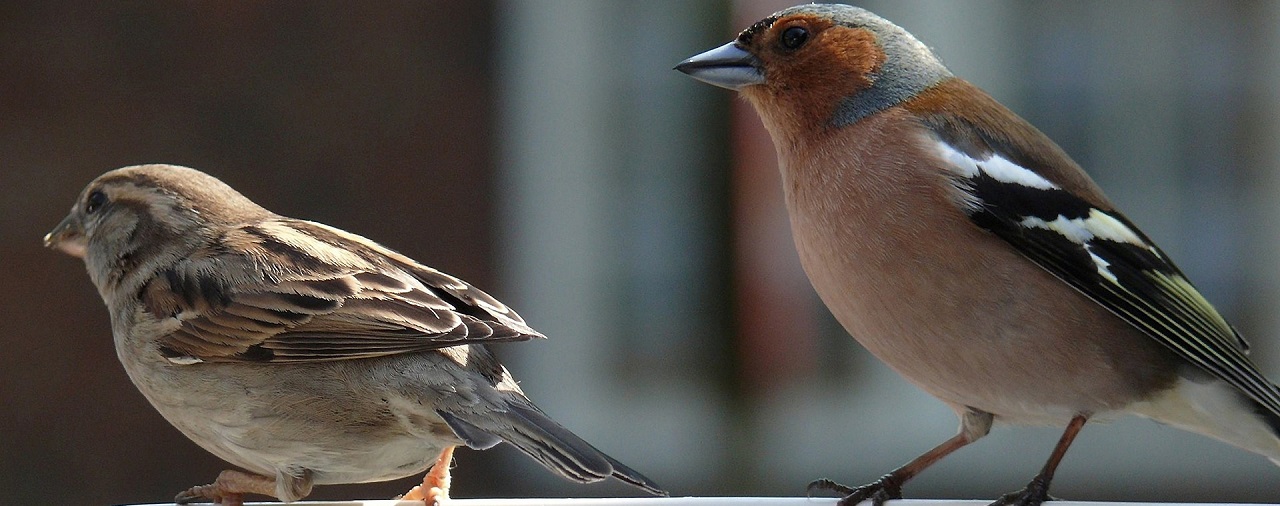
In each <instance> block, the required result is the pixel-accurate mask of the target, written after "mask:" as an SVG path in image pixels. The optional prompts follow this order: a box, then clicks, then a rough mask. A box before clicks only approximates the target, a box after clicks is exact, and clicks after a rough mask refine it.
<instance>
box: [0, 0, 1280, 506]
mask: <svg viewBox="0 0 1280 506" xmlns="http://www.w3.org/2000/svg"><path fill="white" fill-rule="evenodd" d="M789 4H790V2H766V1H746V0H744V1H740V2H683V1H674V0H668V1H655V2H647V1H638V2H622V1H608V2H568V1H563V2H552V1H545V2H524V1H515V0H509V1H499V2H410V1H400V2H380V3H370V4H356V3H340V2H333V1H326V2H302V1H282V2H261V3H257V2H255V3H246V2H233V1H216V2H200V3H169V2H159V1H137V2H128V3H104V4H99V3H90V2H71V1H63V2H10V3H5V4H3V5H0V147H2V148H3V149H0V167H3V170H0V188H2V189H4V191H5V196H6V198H4V199H0V260H2V261H3V265H4V267H5V271H4V272H5V273H6V275H7V276H6V278H7V280H8V281H9V282H8V283H7V284H6V289H5V290H3V291H0V308H3V311H4V313H3V314H4V316H5V317H6V318H4V319H3V323H0V330H3V332H0V339H2V340H3V341H2V343H3V346H4V347H3V351H2V352H0V403H3V404H2V405H3V406H4V409H3V410H0V476H3V478H0V504H32V503H37V502H42V501H43V500H45V499H47V498H48V497H50V496H51V495H52V496H55V497H62V496H66V495H69V494H74V496H75V497H76V498H77V500H79V501H82V502H86V503H94V504H114V503H138V502H156V501H163V500H165V499H167V498H169V497H172V494H173V493H175V492H176V491H177V490H179V489H181V488H185V487H187V486H190V485H194V484H198V483H206V482H208V481H210V480H212V479H213V478H214V477H215V476H216V474H217V472H218V470H220V469H222V467H223V464H222V463H221V462H220V461H218V459H216V458H215V457H213V456H211V455H208V454H206V453H205V452H203V451H202V450H200V449H199V448H197V447H195V446H194V445H193V444H191V443H190V442H188V441H186V440H185V438H183V437H182V436H181V435H180V434H178V433H177V432H176V431H175V430H173V429H172V428H170V427H169V426H168V425H167V424H166V423H165V422H164V421H163V420H162V419H160V417H159V416H158V415H157V414H156V413H155V412H154V411H153V410H152V409H151V408H150V406H148V405H147V404H146V402H145V401H144V400H143V399H142V398H141V396H140V395H139V394H138V393H137V392H136V391H135V390H134V389H133V387H132V385H130V384H129V382H128V380H127V378H125V376H124V374H123V371H122V370H121V369H120V366H119V364H118V363H117V362H116V359H115V357H114V353H113V350H112V349H111V344H110V343H111V341H110V335H109V328H108V324H107V317H106V312H105V310H104V309H103V307H102V304H101V301H99V300H98V298H97V295H96V294H95V293H94V292H93V289H92V287H91V285H90V284H89V281H88V278H87V276H86V275H85V274H84V271H83V267H82V266H81V265H80V264H79V263H78V262H76V261H75V260H74V259H71V258H68V257H65V256H63V255H60V254H57V253H55V252H51V251H45V250H43V249H42V248H41V247H40V241H39V240H40V237H41V235H43V234H44V233H45V232H47V231H48V229H49V228H51V227H52V226H53V225H54V224H55V223H56V222H57V220H58V219H60V218H61V217H62V216H63V215H64V214H65V212H66V209H67V207H68V206H70V204H71V201H72V199H73V198H74V196H75V195H76V193H77V192H78V191H79V190H80V188H81V187H82V185H84V184H85V183H87V182H88V181H89V180H90V179H91V178H92V177H94V176H96V175H97V174H99V173H101V172H104V171H106V170H108V169H111V168H115V167H118V166H123V165H130V164H135V163H146V162H168V163H179V164H186V165H190V166H193V167H196V168H199V169H202V170H205V171H207V172H210V173H212V174H215V175H217V176H219V177H221V178H223V179H224V180H226V181H227V182H228V183H230V184H231V185H232V186H234V187H236V188H238V189H240V190H241V191H242V192H243V193H245V194H246V195H248V196H249V197H251V198H253V199H255V200H257V201H258V202H260V203H262V204H263V205H264V206H266V207H267V208H269V209H272V210H274V211H277V212H280V213H282V214H286V215H290V216H297V217H301V218H308V219H314V220H317V221H321V222H325V223H329V224H332V225H335V226H338V227H342V228H345V229H348V230H352V231H355V232H358V233H360V234H363V235H366V236H368V237H370V238H373V239H375V240H378V241H380V242H382V243H384V244H386V245H388V246H390V247H392V248H395V249H397V250H399V251H401V252H403V253H406V254H408V255H410V256H412V257H414V258H417V259H419V260H421V261H423V262H425V263H427V264H429V265H432V266H434V267H437V268H440V269H442V270H445V271H447V272H450V273H453V274H455V275H458V276H460V277H463V278H465V279H468V280H470V281H472V282H473V283H475V284H477V285H479V286H481V287H482V288H485V289H486V290H488V291H489V292H491V293H493V294H494V295H496V296H498V297H499V298H501V299H503V300H504V301H506V302H508V303H509V304H511V305H513V306H514V307H516V308H517V310H519V311H520V312H521V314H523V315H524V316H525V317H526V319H527V320H528V321H529V322H530V323H531V324H532V325H534V326H535V327H536V328H538V329H540V330H541V331H543V332H544V333H546V334H548V335H549V336H550V339H549V340H547V341H545V342H534V343H525V344H519V345H506V346H499V347H498V353H499V354H500V355H502V356H503V357H505V358H507V359H508V361H509V365H510V367H511V369H512V371H513V373H514V374H515V375H516V377H517V378H521V379H522V380H523V383H522V386H523V388H524V389H525V391H526V392H527V393H528V394H529V395H530V397H531V398H533V399H534V400H535V401H536V402H538V403H539V404H540V405H541V406H542V407H543V408H544V409H546V410H547V411H548V412H549V413H550V414H551V415H552V416H553V417H555V418H556V419H558V420H560V421H561V422H562V423H564V424H565V425H566V426H567V427H569V428H570V429H572V430H574V431H575V432H577V433H579V434H580V435H582V436H583V437H585V438H586V439H588V440H589V441H592V442H593V443H594V444H596V445H597V446H598V447H600V448H601V449H602V450H604V451H606V452H607V453H609V454H611V455H612V456H614V457H616V458H618V459H619V460H621V461H623V462H625V463H627V464H628V465H630V466H632V467H634V468H636V469H638V470H640V471H641V472H644V473H645V474H647V475H649V476H650V477H652V478H653V479H655V480H657V481H658V482H659V483H661V484H663V485H664V486H666V487H667V488H668V489H670V490H671V491H672V492H673V494H674V495H690V494H699V495H710V494H717V495H792V496H794V495H800V494H802V493H803V487H804V484H805V483H807V482H808V481H809V480H811V479H814V478H818V477H824V476H825V477H830V478H833V479H836V480H837V481H842V482H846V483H860V482H864V481H869V480H871V479H873V478H875V477H877V476H879V475H880V474H882V473H884V472H886V471H888V470H889V469H890V468H892V467H894V466H896V465H897V464H899V463H901V462H904V461H906V460H907V459H909V458H911V457H913V456H915V455H916V454H917V453H919V452H921V451H923V450H925V449H927V448H929V447H931V446H932V445H934V444H935V443H937V442H939V441H941V440H942V439H944V438H946V437H948V436H950V435H951V434H952V432H953V431H954V428H955V425H956V421H955V419H954V416H953V415H952V414H951V413H950V412H949V410H947V409H946V408H945V407H944V406H943V405H942V404H941V403H939V402H937V401H935V400H933V399H931V398H929V397H927V396H926V395H924V394H922V393H920V392H919V391H918V390H916V389H915V388H914V387H912V386H910V385H909V384H908V383H906V382H905V381H903V380H902V379H900V378H898V377H897V376H896V375H894V374H893V373H892V372H890V371H888V370H887V369H886V368H885V367H883V366H882V365H880V364H878V363H876V362H875V361H874V359H872V358H871V357H870V356H868V355H867V354H866V353H865V352H862V351H861V350H860V349H858V348H857V346H856V344H855V343H854V342H853V340H852V339H850V338H849V337H848V336H847V335H845V334H844V332H843V330H841V329H840V328H839V327H838V326H837V325H835V324H834V323H833V322H832V321H831V320H830V319H829V317H828V316H827V315H826V313H825V310H824V309H822V307H821V305H820V304H819V303H818V302H817V300H816V297H814V296H813V295H812V293H811V291H810V290H809V289H808V287H807V282H806V281H805V280H804V279H803V277H802V276H803V274H802V273H801V272H800V270H799V268H798V267H796V266H795V264H794V252H793V251H792V250H791V244H790V240H789V237H788V236H787V235H786V234H787V231H786V221H785V216H778V215H777V214H776V213H777V211H778V206H777V200H778V199H780V198H781V190H780V188H778V187H777V184H776V183H775V182H773V181H772V180H771V179H770V178H774V179H776V177H777V176H776V168H775V167H774V165H773V163H774V161H773V159H772V156H773V152H772V147H771V146H769V145H768V144H767V143H768V140H767V138H764V137H761V136H760V131H759V127H758V123H756V122H757V120H756V119H755V116H754V113H751V112H750V111H749V110H747V109H746V108H745V107H744V105H743V104H742V103H741V101H738V100H736V99H734V98H733V97H732V96H731V95H730V94H729V93H728V92H725V91H723V90H718V89H714V88H711V87H709V86H705V85H702V84H700V83H696V82H694V81H692V80H688V79H687V78H685V77H684V76H681V75H679V74H678V73H676V72H673V71H671V70H670V68H671V66H672V65H674V64H675V63H676V62H678V61H680V60H681V59H683V58H685V57H687V56H690V55H692V54H695V53H697V52H700V51H702V50H704V49H707V48H709V47H713V46H715V45H719V44H721V43H723V42H725V41H727V40H728V39H729V38H731V37H732V36H733V35H734V33H735V32H736V31H737V30H738V29H741V28H743V27H745V26H747V25H748V24H750V23H751V22H754V21H755V20H756V19H759V18H761V17H763V16H765V15H767V14H769V13H771V12H773V11H774V10H777V9H779V8H781V7H785V6H787V5H789ZM861 5H864V6H866V7H868V8H870V9H872V10H873V11H876V12H877V13H879V14H881V15H883V16H885V17H887V18H889V19H891V20H893V21H895V22H897V23H899V24H901V25H903V26H904V27H906V28H907V29H908V30H911V31H912V32H913V33H915V34H916V35H917V36H918V37H919V38H921V39H922V40H924V41H925V43H927V44H929V45H930V46H932V47H934V48H935V49H936V51H937V52H938V53H939V54H940V55H941V56H942V58H943V60H944V61H945V62H947V63H948V65H949V66H950V67H951V68H952V70H953V71H955V72H956V74H958V75H960V76H962V77H965V78H966V79H969V80H970V81H973V82H975V83H976V84H978V85H979V86H982V87H984V88H986V89H987V90H988V91H990V92H991V93H992V94H993V95H995V96H996V97H997V98H998V99H1000V100H1001V101H1003V102H1004V103H1005V104H1006V105H1009V106H1010V107H1011V108H1013V109H1014V110H1015V111H1017V112H1019V113H1020V114H1022V115H1023V116H1024V117H1026V118H1027V119H1029V120H1030V121H1031V122H1032V123H1034V124H1036V125H1037V126H1039V127H1040V128H1041V129H1042V130H1044V131H1045V132H1046V133H1048V134H1049V135H1050V137H1052V138H1054V139H1055V140H1057V141H1058V142H1059V143H1060V144H1062V145H1063V147H1064V148H1065V149H1066V150H1067V151H1068V152H1069V153H1071V154H1072V156H1074V157H1075V158H1076V160H1077V161H1079V162H1080V163H1081V164H1082V165H1083V166H1084V167H1085V168H1086V169H1087V170H1089V171H1090V173H1091V174H1092V175H1093V176H1094V178H1095V179H1097V180H1098V181H1099V183H1100V184H1102V186H1103V187H1104V189H1105V190H1106V191H1107V192H1108V194H1109V195H1110V196H1111V197H1112V198H1113V200H1115V201H1116V202H1117V204H1118V205H1119V206H1120V207H1121V208H1122V209H1124V210H1125V211H1126V213H1127V214H1128V215H1129V217H1130V218H1132V219H1133V220H1134V221H1135V222H1136V223H1138V224H1140V225H1141V226H1143V228H1144V230H1145V231H1146V232H1148V234H1149V235H1150V236H1152V237H1153V238H1154V239H1155V240H1156V241H1158V242H1159V243H1160V244H1161V245H1162V246H1163V248H1164V249H1165V250H1166V251H1167V252H1168V253H1169V254H1170V255H1171V256H1172V257H1173V258H1174V259H1175V260H1176V261H1177V262H1178V263H1179V265H1180V266H1181V267H1182V268H1183V269H1184V270H1185V271H1186V272H1187V273H1188V275H1189V276H1190V277H1191V278H1192V280H1193V281H1194V282H1195V283H1196V284H1197V286H1199V287H1200V288H1201V290H1202V291H1204V292H1205V293H1206V295H1207V296H1208V298H1209V299H1210V300H1212V301H1214V302H1215V303H1216V304H1217V305H1218V306H1219V308H1220V309H1221V310H1222V311H1223V312H1224V313H1225V314H1226V315H1227V316H1228V318H1229V319H1231V320H1232V321H1233V322H1235V324H1236V325H1237V326H1238V327H1240V329H1241V331H1242V332H1243V333H1244V334H1245V335H1246V336H1247V337H1249V338H1250V339H1251V340H1252V342H1253V344H1254V350H1255V351H1254V357H1255V358H1256V359H1257V361H1258V362H1259V363H1260V364H1261V366H1262V367H1263V369H1264V370H1265V371H1267V372H1269V373H1270V376H1271V377H1272V378H1280V260H1277V254H1278V253H1280V204H1277V202H1280V199H1277V198H1276V196H1277V195H1280V142H1277V141H1276V140H1275V139H1276V138H1277V135H1278V134H1280V56H1277V55H1280V4H1277V3H1271V2H1267V3H1264V2H1245V1H1240V2H1201V1H1170V2H1158V3H1156V2H1150V3H1148V2H1103V1H1100V0H1094V1H1082V2H1065V3H1058V2H1047V1H1030V2H1023V1H1014V0H983V1H971V2H956V3H953V2H942V1H923V0H893V1H890V0H881V1H876V2H863V3H861ZM771 199H772V200H771ZM761 266H765V267H761ZM763 268H767V269H768V270H769V271H770V272H768V273H763V272H760V269H763ZM753 269H755V270H753ZM766 274H767V275H766ZM1058 432H1059V429H1058V428H1033V429H997V430H996V431H994V432H993V433H992V435H991V436H989V437H988V438H986V439H984V440H982V441H981V442H979V443H977V444H975V445H973V446H972V447H969V448H965V449H964V450H962V451H961V452H959V453H957V454H955V455H953V456H952V457H950V458H948V459H947V460H945V461H943V462H942V463H941V464H939V465H938V466H937V467H936V468H935V469H931V470H930V471H929V472H927V473H925V474H924V475H922V476H921V477H920V478H919V479H918V481H915V482H912V484H911V485H909V486H908V487H907V489H906V493H907V495H908V496H909V497H935V498H943V497H945V498H988V499H990V498H994V497H995V496H997V495H999V494H1001V493H1004V492H1008V491H1010V490H1014V489H1017V488H1020V487H1021V486H1023V485H1024V483H1025V481H1026V480H1027V479H1029V478H1030V477H1031V475H1032V474H1034V472H1035V471H1036V470H1037V469H1038V468H1039V466H1040V464H1041V463H1042V462H1043V459H1044V458H1045V456H1047V454H1048V452H1049V450H1050V449H1051V447H1052V445H1053V443H1054V442H1055V441H1056V440H1057V436H1058ZM454 474H455V477H456V479H455V496H458V497H477V496H499V497H516V496H600V495H621V494H630V492H629V491H628V490H627V489H626V488H624V487H622V486H620V485H616V484H611V485H591V486H578V485H573V484H570V483H567V482H562V481H560V480H558V479H557V478H555V477H554V476H552V475H551V474H550V473H547V472H546V471H544V470H542V469H540V468H537V466H536V465H535V464H533V463H532V462H531V461H530V460H529V459H527V458H524V457H523V456H521V455H519V454H518V453H517V452H515V451H513V450H510V449H507V448H505V447H500V448H498V449H495V450H492V451H489V452H469V451H462V452H459V464H458V467H457V468H456V469H455V471H454ZM414 481H415V480H414V479H413V478H410V479H407V480H401V481H398V482H394V483H388V484H373V485H364V486H355V487H319V488H317V490H316V492H315V494H314V495H313V497H314V498H317V499H324V498H344V499H346V498H353V497H390V496H392V495H394V494H398V493H400V492H403V491H404V490H405V489H407V488H408V487H409V486H410V485H412V484H413V482H414ZM1276 483H1280V468H1277V467H1276V466H1274V465H1272V464H1271V463H1269V462H1268V461H1266V460H1265V459H1262V458H1260V457H1257V456H1254V455H1252V454H1249V453H1246V452H1243V451H1239V450H1236V449H1233V448H1230V447H1227V446H1225V445H1222V444H1219V443H1216V442H1213V441H1209V440H1206V439H1204V438H1201V437H1199V436H1195V435H1191V434H1186V433H1183V432H1180V431H1177V430H1174V429H1171V428H1166V427H1161V426H1158V425H1155V424H1153V423H1151V422H1148V421H1145V420H1139V419H1121V420H1119V421H1117V422H1116V423H1114V424H1110V425H1102V424H1090V425H1089V426H1086V428H1085V430H1084V432H1083V433H1082V434H1081V436H1080V438H1079V439H1078V440H1077V443H1076V445H1075V446H1074V447H1073V448H1072V450H1071V452H1070V453H1069V455H1068V457H1067V458H1066V460H1065V461H1064V464H1063V467H1062V468H1061V469H1060V471H1059V475H1058V478H1057V480H1056V484H1055V488H1054V492H1055V495H1058V496H1061V497H1067V498H1071V499H1082V500H1132V501H1136V500H1149V501H1221V502H1228V501H1230V502H1248V501H1252V502H1268V501H1269V502H1277V501H1280V487H1276V485H1275V484H1276Z"/></svg>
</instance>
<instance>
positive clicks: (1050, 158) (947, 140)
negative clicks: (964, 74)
mask: <svg viewBox="0 0 1280 506" xmlns="http://www.w3.org/2000/svg"><path fill="white" fill-rule="evenodd" d="M943 100H946V101H948V102H950V105H949V106H947V107H942V106H940V103H941V101H943ZM903 106H904V107H906V108H907V109H909V110H911V111H912V112H913V113H915V114H916V115H917V116H918V117H919V118H920V119H921V121H922V122H923V123H924V125H925V126H926V127H927V128H928V129H929V131H931V132H932V133H933V134H935V135H936V137H935V138H934V139H931V140H927V141H925V142H926V143H932V144H933V146H932V148H933V149H934V150H935V154H936V156H937V157H939V158H940V159H941V160H943V161H944V164H945V166H946V167H947V168H948V169H949V170H950V172H951V174H950V176H951V181H952V184H953V186H954V191H955V202H956V205H957V206H959V207H960V209H961V210H962V211H963V212H964V213H965V214H966V215H967V216H968V217H969V218H970V220H972V221H973V223H974V224H975V225H977V226H979V227H982V228H983V229H985V230H987V231H990V232H991V233H993V234H995V235H996V236H998V237H1000V238H1001V239H1004V240H1005V241H1007V242H1008V243H1009V244H1010V245H1012V246H1013V247H1014V248H1016V249H1017V250H1018V251H1019V252H1020V253H1022V254H1023V255H1025V256H1026V257H1027V258H1028V259H1030V260H1031V261H1033V262H1035V263H1036V264H1037V265H1039V266H1041V267H1043V268H1044V269H1045V270H1048V271H1049V272H1050V273H1052V274H1053V275H1054V276H1056V277H1058V279H1061V280H1062V281H1063V282H1065V283H1067V284H1069V285H1071V286H1072V287H1073V288H1075V289H1076V290H1079V291H1080V292H1081V293H1083V294H1084V295H1086V296H1088V297H1089V298H1091V299H1093V300H1094V301H1095V302H1097V303H1098V304H1100V305H1101V306H1103V307H1105V308H1106V309H1107V310H1108V311H1111V312H1112V313H1114V314H1115V315H1116V316H1119V317H1120V318H1122V319H1123V320H1125V321H1126V322H1128V323H1129V324H1131V325H1133V326H1134V327H1136V328H1138V329H1139V330H1141V331H1142V332H1143V333H1145V334H1146V335H1148V336H1150V337H1151V338H1153V339H1155V340H1156V341H1158V342H1160V344H1162V345H1164V346H1167V347H1168V348H1169V349H1171V350H1173V351H1174V352H1175V353H1176V354H1177V355H1178V356H1179V357H1181V358H1183V359H1185V360H1187V361H1188V362H1190V363H1192V364H1195V365H1196V366H1198V367H1200V368H1202V369H1204V370H1205V371H1207V372H1209V373H1212V374H1213V375H1215V376H1217V377H1219V378H1221V379H1223V380H1225V381H1227V382H1228V383H1230V384H1231V385H1232V386H1235V387H1236V388H1239V389H1240V390H1241V391H1242V392H1244V393H1245V394H1247V395H1248V396H1249V397H1250V398H1252V399H1253V400H1254V401H1257V402H1258V403H1259V404H1261V405H1263V406H1265V407H1266V408H1267V409H1268V410H1270V411H1272V412H1274V413H1278V414H1280V390H1278V389H1277V388H1276V386H1275V385H1274V384H1273V383H1271V382H1270V381H1269V380H1267V379H1266V378H1265V377H1263V376H1262V374H1261V373H1260V372H1259V371H1258V369H1257V368H1256V367H1255V366H1254V365H1253V364H1252V363H1251V362H1250V361H1249V359H1248V358H1247V357H1246V353H1247V352H1248V343H1247V342H1246V341H1245V340H1244V338H1243V337H1241V336H1240V334H1239V333H1238V332H1236V330H1235V329H1234V328H1233V327H1232V326H1231V325H1230V324H1228V323H1227V321H1226V320H1225V319H1224V318H1223V317H1222V315H1220V314H1219V313H1218V311H1217V310H1216V309H1215V308H1214V307H1213V305H1212V304H1210V303H1209V302H1208V301H1207V300H1205V298H1204V297H1203V296H1202V295H1201V294H1200V292H1199V291H1197V290H1196V288H1195V287H1194V286H1192V284H1191V283H1190V282H1189V281H1188V280H1187V278H1186V277H1185V276H1184V275H1183V274H1182V272H1181V271H1180V270H1179V269H1178V267H1177V266H1176V265H1174V264H1173V262H1172V261H1171V260H1169V257H1168V256H1167V255H1165V254H1164V252H1163V251H1161V250H1160V248H1159V247H1158V246H1156V244H1155V243H1154V242H1152V241H1151V239H1149V238H1148V237H1147V236H1146V235H1145V234H1143V233H1142V231H1141V230H1139V229H1138V228H1137V227H1136V226H1134V224H1133V223H1132V222H1130V221H1129V219H1128V218H1125V217H1124V215H1122V214H1120V213H1119V212H1118V211H1116V210H1114V209H1113V208H1112V207H1111V206H1110V205H1109V204H1108V203H1107V202H1106V200H1105V197H1103V196H1102V194H1101V191H1099V190H1098V189H1097V187H1096V185H1094V184H1093V182H1092V181H1090V180H1088V178H1087V177H1083V174H1084V172H1083V171H1082V170H1081V169H1080V168H1079V167H1078V166H1076V165H1075V163H1074V162H1072V161H1071V160H1070V159H1069V158H1067V157H1066V156H1065V154H1062V153H1061V150H1060V149H1058V148H1057V147H1056V146H1055V145H1053V144H1052V143H1051V142H1050V141H1049V140H1048V139H1047V138H1046V137H1044V135H1043V134H1042V133H1040V132H1039V131H1037V130H1035V129H1034V128H1033V127H1031V126H1030V125H1029V124H1027V123H1026V122H1025V121H1023V120H1022V119H1021V118H1019V117H1018V116H1016V115H1014V114H1013V113H1012V112H1010V111H1008V110H1007V109H1006V108H1004V106H1002V105H1000V104H999V103H997V102H996V101H995V100H993V99H991V98H990V97H989V96H987V95H986V94H985V93H984V92H982V91H981V90H979V89H977V88H976V87H973V86H972V85H970V84H968V83H966V82H963V81H960V80H958V79H952V80H949V81H946V82H944V83H942V84H939V85H938V86H937V87H936V88H934V89H931V90H929V91H926V92H925V93H922V94H921V95H920V96H918V97H917V98H915V99H913V100H911V101H908V102H906V103H904V104H903Z"/></svg>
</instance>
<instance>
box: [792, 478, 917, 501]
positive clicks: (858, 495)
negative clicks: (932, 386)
mask: <svg viewBox="0 0 1280 506" xmlns="http://www.w3.org/2000/svg"><path fill="white" fill-rule="evenodd" d="M806 491H807V492H808V493H809V494H810V495H812V494H813V493H814V492H821V491H829V492H835V493H837V494H842V495H844V497H842V498H840V501H839V502H837V503H836V504H838V505H839V506H855V505H856V504H858V503H860V502H862V501H865V500H867V499H870V500H871V505H872V506H884V503H885V501H889V500H891V499H902V482H901V481H899V480H898V478H896V477H895V476H894V475H893V474H886V475H884V476H881V477H880V479H878V480H876V481H873V482H871V483H868V484H866V485H863V486H861V487H856V488H855V487H849V486H847V485H841V484H839V483H836V482H834V481H831V480H828V479H826V478H823V479H821V480H814V481H813V482H810V483H809V486H808V487H807V488H806Z"/></svg>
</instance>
